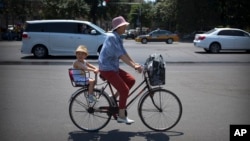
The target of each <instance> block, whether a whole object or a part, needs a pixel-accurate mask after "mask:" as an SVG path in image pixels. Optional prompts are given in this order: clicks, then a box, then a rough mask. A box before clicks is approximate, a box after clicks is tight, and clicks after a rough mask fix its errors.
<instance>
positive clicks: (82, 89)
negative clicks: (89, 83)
mask: <svg viewBox="0 0 250 141" xmlns="http://www.w3.org/2000/svg"><path fill="white" fill-rule="evenodd" d="M86 89H87V88H80V89H78V90H76V91H75V92H74V93H73V94H71V97H70V99H69V102H71V101H72V99H73V97H75V95H77V94H78V93H80V92H82V91H84V90H86Z"/></svg>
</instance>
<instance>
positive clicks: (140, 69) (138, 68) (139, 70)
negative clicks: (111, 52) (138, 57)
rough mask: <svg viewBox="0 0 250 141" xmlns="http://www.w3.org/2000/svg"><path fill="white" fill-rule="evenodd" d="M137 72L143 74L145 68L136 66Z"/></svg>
mask: <svg viewBox="0 0 250 141" xmlns="http://www.w3.org/2000/svg"><path fill="white" fill-rule="evenodd" d="M135 70H136V71H138V72H139V73H141V72H142V71H143V67H142V66H141V65H140V64H135Z"/></svg>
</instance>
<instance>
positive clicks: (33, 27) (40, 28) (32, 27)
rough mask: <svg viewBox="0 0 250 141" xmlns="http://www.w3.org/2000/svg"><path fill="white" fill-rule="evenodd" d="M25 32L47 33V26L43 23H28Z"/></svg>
mask: <svg viewBox="0 0 250 141" xmlns="http://www.w3.org/2000/svg"><path fill="white" fill-rule="evenodd" d="M24 31H26V32H44V31H45V24H43V23H36V24H30V23H27V24H26V25H25V29H24Z"/></svg>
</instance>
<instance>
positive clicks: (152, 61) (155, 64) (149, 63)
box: [144, 54, 165, 86]
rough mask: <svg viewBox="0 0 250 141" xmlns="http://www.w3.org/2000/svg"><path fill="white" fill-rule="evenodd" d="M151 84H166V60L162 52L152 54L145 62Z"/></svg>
mask: <svg viewBox="0 0 250 141" xmlns="http://www.w3.org/2000/svg"><path fill="white" fill-rule="evenodd" d="M144 68H145V69H146V71H147V74H148V78H149V83H150V85H151V86H157V85H164V84H165V62H164V59H163V57H162V55H161V54H151V55H150V56H149V58H148V59H147V60H146V62H145V64H144Z"/></svg>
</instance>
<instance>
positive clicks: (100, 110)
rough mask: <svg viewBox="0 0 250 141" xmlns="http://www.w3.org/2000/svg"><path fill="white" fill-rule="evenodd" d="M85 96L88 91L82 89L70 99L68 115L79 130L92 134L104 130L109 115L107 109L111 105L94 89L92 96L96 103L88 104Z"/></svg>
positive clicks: (105, 97)
mask: <svg viewBox="0 0 250 141" xmlns="http://www.w3.org/2000/svg"><path fill="white" fill-rule="evenodd" d="M87 95H88V90H87V89H83V90H81V91H79V92H78V93H77V94H75V95H74V96H73V97H72V99H71V101H70V105H69V115H70V119H71V120H72V122H73V123H74V124H75V126H77V127H78V128H79V129H81V130H84V131H88V132H94V131H98V130H100V129H102V128H104V127H105V126H106V125H107V124H108V123H109V121H110V119H111V115H110V114H109V111H108V108H109V107H110V105H111V103H110V100H109V99H108V97H107V95H105V94H101V91H100V90H99V89H94V95H95V96H96V98H97V100H98V102H93V103H89V102H88V100H87Z"/></svg>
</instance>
